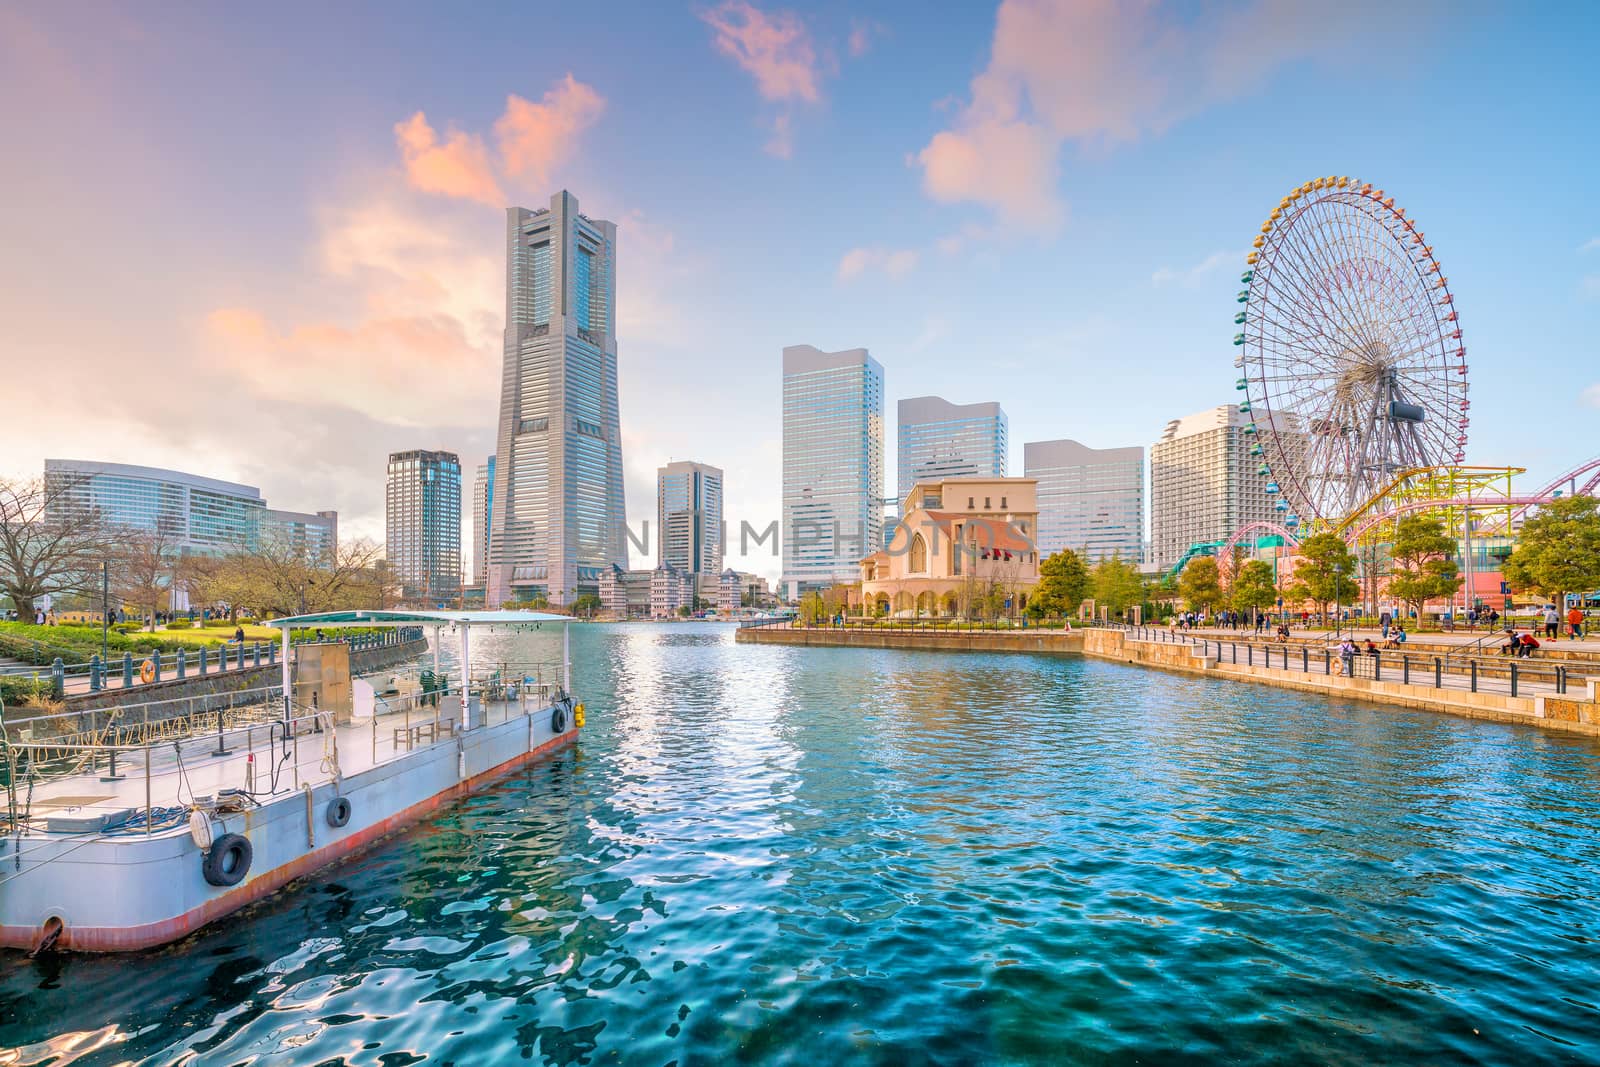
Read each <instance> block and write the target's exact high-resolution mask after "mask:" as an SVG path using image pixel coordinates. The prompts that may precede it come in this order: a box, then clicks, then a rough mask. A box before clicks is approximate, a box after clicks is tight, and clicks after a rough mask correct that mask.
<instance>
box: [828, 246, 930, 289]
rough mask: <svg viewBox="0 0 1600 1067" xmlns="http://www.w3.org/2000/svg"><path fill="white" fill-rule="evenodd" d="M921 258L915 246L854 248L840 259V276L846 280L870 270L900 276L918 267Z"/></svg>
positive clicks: (842, 279) (892, 276)
mask: <svg viewBox="0 0 1600 1067" xmlns="http://www.w3.org/2000/svg"><path fill="white" fill-rule="evenodd" d="M919 258H920V256H919V254H918V252H917V251H916V249H913V248H877V247H874V248H852V249H850V251H848V252H846V253H845V254H844V255H843V256H841V257H840V259H839V271H838V277H839V280H840V281H842V282H846V281H850V280H851V279H854V278H859V277H860V276H861V275H863V274H865V273H867V272H868V271H881V272H882V273H884V274H887V275H888V276H889V277H891V278H900V277H904V276H905V275H906V274H909V273H910V272H911V271H912V270H914V269H916V266H917V260H918V259H919Z"/></svg>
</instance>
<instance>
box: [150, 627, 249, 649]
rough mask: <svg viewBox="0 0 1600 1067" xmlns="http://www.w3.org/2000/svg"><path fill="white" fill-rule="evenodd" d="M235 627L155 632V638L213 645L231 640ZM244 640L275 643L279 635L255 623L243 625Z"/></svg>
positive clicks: (187, 643)
mask: <svg viewBox="0 0 1600 1067" xmlns="http://www.w3.org/2000/svg"><path fill="white" fill-rule="evenodd" d="M235 629H237V627H236V626H229V625H228V624H227V623H222V624H220V625H217V626H207V627H204V628H199V627H196V628H194V629H189V630H157V631H156V636H157V637H160V638H162V639H163V640H166V641H181V642H183V643H184V644H186V645H214V644H216V643H218V642H219V641H231V640H233V632H234V630H235ZM244 639H245V640H246V641H276V640H278V639H279V633H278V631H277V630H275V629H273V628H272V627H271V626H258V625H256V624H255V623H251V622H247V623H245V624H244Z"/></svg>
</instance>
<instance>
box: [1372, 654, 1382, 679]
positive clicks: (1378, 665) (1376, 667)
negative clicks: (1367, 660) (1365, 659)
mask: <svg viewBox="0 0 1600 1067" xmlns="http://www.w3.org/2000/svg"><path fill="white" fill-rule="evenodd" d="M1372 680H1373V681H1374V682H1381V681H1383V653H1382V652H1379V653H1378V654H1377V655H1375V656H1373V657H1372Z"/></svg>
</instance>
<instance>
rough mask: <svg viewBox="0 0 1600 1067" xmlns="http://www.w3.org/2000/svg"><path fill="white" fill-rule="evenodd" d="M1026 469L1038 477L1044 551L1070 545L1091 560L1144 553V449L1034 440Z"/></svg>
mask: <svg viewBox="0 0 1600 1067" xmlns="http://www.w3.org/2000/svg"><path fill="white" fill-rule="evenodd" d="M1022 467H1023V470H1022V473H1023V475H1024V477H1028V478H1032V479H1034V480H1035V481H1037V482H1038V498H1037V499H1038V506H1039V534H1038V539H1037V544H1038V546H1039V555H1040V556H1041V557H1044V556H1048V555H1050V554H1051V553H1054V552H1059V551H1061V550H1062V549H1063V548H1070V549H1072V551H1074V552H1076V553H1078V554H1079V555H1080V556H1082V557H1083V558H1084V560H1085V561H1087V562H1089V563H1098V562H1099V561H1101V560H1103V559H1109V558H1111V557H1112V556H1119V557H1121V558H1122V559H1123V560H1125V561H1127V562H1129V563H1140V562H1143V559H1142V557H1143V555H1144V498H1145V493H1144V449H1143V448H1139V447H1137V446H1135V447H1132V448H1089V447H1088V446H1087V445H1081V444H1079V443H1078V442H1077V441H1066V440H1063V441H1028V442H1026V443H1025V444H1023V446H1022Z"/></svg>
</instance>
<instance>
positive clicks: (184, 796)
mask: <svg viewBox="0 0 1600 1067" xmlns="http://www.w3.org/2000/svg"><path fill="white" fill-rule="evenodd" d="M553 698H554V693H553V691H552V688H551V687H545V686H530V687H526V688H524V689H523V690H522V691H521V693H520V694H518V695H517V698H516V699H512V700H506V699H499V700H489V701H481V702H480V701H479V698H478V697H477V696H476V695H474V697H473V705H472V714H471V716H470V728H472V729H477V728H480V727H484V726H491V725H495V724H498V723H503V722H505V721H507V720H509V719H513V718H517V717H519V716H522V715H524V714H527V713H528V712H530V711H532V712H539V711H544V710H548V709H551V708H552V707H553ZM458 709H459V701H455V702H454V706H452V700H451V698H450V697H445V698H444V700H443V701H441V702H440V703H438V704H434V705H427V704H421V705H419V706H416V707H408V708H402V709H400V710H394V711H380V713H378V714H376V715H373V716H371V717H369V718H362V719H357V720H355V721H352V722H349V723H346V724H343V725H334V724H333V723H332V721H331V716H329V715H327V714H326V713H322V714H311V715H302V716H301V717H298V718H296V719H295V720H293V722H292V724H291V725H292V735H291V737H290V739H289V743H288V745H287V746H285V745H284V744H283V743H282V740H281V739H282V735H283V733H284V727H283V725H282V723H281V722H254V723H248V724H244V725H240V726H235V727H231V728H225V729H224V730H223V732H222V734H221V738H220V741H221V747H222V748H223V751H222V752H220V753H219V752H218V747H219V737H218V735H217V734H215V733H212V734H198V733H196V734H191V735H190V736H187V737H183V738H179V739H175V740H171V741H165V742H159V743H152V744H148V745H144V746H137V747H132V746H130V747H126V748H117V749H113V748H112V747H111V746H96V747H94V748H92V749H87V750H83V751H79V752H75V753H69V754H64V755H61V756H58V758H57V759H55V760H53V761H51V764H50V765H49V766H46V767H41V769H40V778H39V779H37V780H36V781H35V782H34V783H33V785H32V789H31V795H30V793H29V791H28V790H27V789H26V788H23V787H22V784H21V783H20V782H19V789H18V794H19V796H18V800H19V802H20V801H24V799H25V798H26V808H27V810H28V811H29V813H30V815H31V816H32V818H31V822H30V828H29V834H30V835H32V834H48V835H50V836H55V835H57V834H61V833H76V834H81V833H88V832H94V831H96V830H98V829H101V828H102V826H109V827H111V828H115V827H117V826H119V825H120V826H121V827H122V830H121V832H122V833H138V832H140V831H146V832H150V833H154V834H160V833H166V832H170V831H175V830H179V829H186V828H187V822H186V821H184V819H183V818H182V817H181V816H182V814H183V812H184V811H186V809H188V808H189V807H191V806H192V805H194V804H195V802H196V800H197V799H199V800H201V801H204V800H205V799H207V798H216V797H217V796H218V795H219V794H221V793H223V791H225V790H248V791H250V792H251V793H253V794H254V795H255V799H256V800H257V801H262V802H264V801H266V800H268V799H270V798H272V797H282V796H286V795H289V794H292V793H294V792H296V791H298V790H300V788H301V787H302V786H303V785H312V786H318V785H322V784H324V783H326V782H329V781H331V780H332V779H333V778H334V776H335V773H336V772H337V774H338V775H339V776H340V777H343V778H349V777H351V776H353V775H356V774H359V773H360V772H362V771H365V770H369V769H371V768H373V767H377V766H380V765H382V764H385V763H389V762H392V761H394V760H396V759H398V758H401V757H404V756H405V755H407V754H408V753H410V752H413V751H418V750H420V749H423V748H426V747H428V746H430V745H434V744H449V743H453V738H454V732H453V731H454V729H455V727H456V724H457V723H458V721H459V710H458ZM113 752H114V753H115V756H116V760H115V776H114V777H113V776H112V774H111V770H112V763H111V759H110V757H111V755H112V754H113ZM147 809H149V810H150V816H149V818H148V820H147V818H146V814H145V813H146V810H147ZM97 822H98V823H100V824H101V825H96V823H97Z"/></svg>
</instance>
